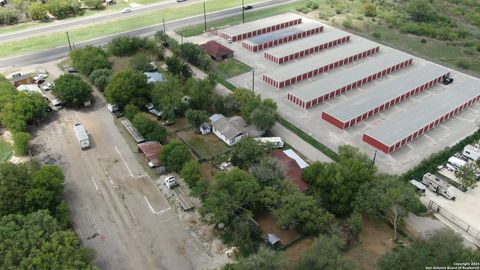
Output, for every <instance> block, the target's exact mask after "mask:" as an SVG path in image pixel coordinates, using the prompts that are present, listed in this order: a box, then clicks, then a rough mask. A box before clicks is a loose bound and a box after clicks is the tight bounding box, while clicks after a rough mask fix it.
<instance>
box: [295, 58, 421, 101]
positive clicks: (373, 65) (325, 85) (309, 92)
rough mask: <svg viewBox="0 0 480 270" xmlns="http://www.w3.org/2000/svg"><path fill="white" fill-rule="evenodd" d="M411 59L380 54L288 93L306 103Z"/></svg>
mask: <svg viewBox="0 0 480 270" xmlns="http://www.w3.org/2000/svg"><path fill="white" fill-rule="evenodd" d="M411 58H412V57H411V56H410V55H407V54H404V53H400V52H397V51H392V52H389V53H380V54H377V56H375V57H372V58H370V59H369V60H367V61H365V62H363V63H361V64H358V65H355V66H353V67H350V68H347V69H345V70H342V71H340V72H338V73H335V74H333V75H329V76H328V77H326V78H324V79H321V80H317V81H314V82H312V83H309V84H306V85H305V86H302V87H299V88H297V89H293V90H292V91H290V94H292V95H294V96H295V97H297V98H299V99H301V100H303V101H305V102H308V101H310V100H313V99H315V98H318V97H321V96H324V95H327V94H329V93H331V92H333V91H335V90H337V89H339V88H341V87H343V86H346V85H349V84H351V83H354V82H356V81H359V80H361V79H363V78H365V77H368V76H370V75H372V74H375V73H377V72H380V71H382V70H385V69H387V68H388V67H391V66H393V65H395V64H399V63H402V62H404V61H407V60H409V59H411Z"/></svg>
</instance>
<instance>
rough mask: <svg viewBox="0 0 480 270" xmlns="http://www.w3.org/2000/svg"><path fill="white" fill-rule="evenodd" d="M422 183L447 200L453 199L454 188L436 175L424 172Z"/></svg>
mask: <svg viewBox="0 0 480 270" xmlns="http://www.w3.org/2000/svg"><path fill="white" fill-rule="evenodd" d="M422 183H423V184H424V185H425V186H427V187H428V189H430V190H431V191H433V192H435V193H437V194H440V195H442V196H443V197H445V198H447V199H449V200H455V188H454V187H452V186H451V185H450V184H448V183H447V182H445V181H443V180H442V179H440V178H438V177H437V176H436V175H434V174H431V173H426V174H425V175H423V178H422Z"/></svg>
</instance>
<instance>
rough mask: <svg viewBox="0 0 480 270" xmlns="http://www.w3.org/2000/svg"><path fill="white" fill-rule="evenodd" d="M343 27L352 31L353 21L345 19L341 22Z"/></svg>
mask: <svg viewBox="0 0 480 270" xmlns="http://www.w3.org/2000/svg"><path fill="white" fill-rule="evenodd" d="M342 25H343V27H345V28H347V29H353V21H352V19H351V18H347V19H345V20H344V21H343V22H342Z"/></svg>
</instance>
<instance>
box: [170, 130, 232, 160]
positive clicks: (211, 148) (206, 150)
mask: <svg viewBox="0 0 480 270" xmlns="http://www.w3.org/2000/svg"><path fill="white" fill-rule="evenodd" d="M177 136H178V137H179V138H181V139H182V140H183V141H184V142H185V143H186V144H187V145H188V146H189V147H190V148H192V151H193V152H194V153H195V154H197V155H199V158H205V159H210V158H211V157H213V156H215V155H217V154H220V153H223V152H225V151H227V150H228V146H227V145H226V144H225V143H224V142H222V141H221V140H220V139H218V138H217V137H216V136H215V135H213V134H209V135H206V136H203V135H200V134H196V133H195V131H194V129H193V128H192V129H187V130H182V131H180V132H178V133H177Z"/></svg>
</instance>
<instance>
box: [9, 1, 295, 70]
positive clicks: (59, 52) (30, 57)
mask: <svg viewBox="0 0 480 270" xmlns="http://www.w3.org/2000/svg"><path fill="white" fill-rule="evenodd" d="M297 1H298V0H269V1H265V2H262V3H258V4H256V5H255V9H254V10H259V9H266V8H271V7H275V6H280V5H285V4H289V3H293V2H297ZM241 12H242V8H241V7H236V8H231V9H226V10H221V11H217V12H212V13H208V14H207V20H218V19H224V18H228V17H231V16H234V15H239V14H241ZM247 16H248V15H247ZM202 22H203V15H198V16H193V17H189V18H185V19H180V20H176V21H171V22H167V23H166V24H165V25H166V28H167V31H168V30H175V29H178V28H182V27H186V26H189V25H195V24H200V23H202ZM161 29H162V25H161V24H157V25H152V26H148V27H144V28H140V29H137V30H132V31H128V32H124V33H119V34H115V35H110V36H105V37H101V38H97V39H93V40H88V41H83V42H78V43H75V46H76V47H77V48H78V47H83V46H86V45H102V44H105V43H107V42H109V41H110V40H111V39H112V38H114V37H117V36H126V35H134V36H152V35H154V34H155V32H157V31H159V30H161ZM65 43H67V40H65ZM68 52H69V47H68V46H67V45H66V46H62V47H57V48H52V49H48V50H44V51H40V52H36V53H31V54H26V55H21V56H16V57H12V58H3V59H0V70H5V69H9V68H12V67H21V66H25V65H32V64H40V63H45V62H49V61H53V60H57V59H61V58H62V57H65V56H67V54H68Z"/></svg>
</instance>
